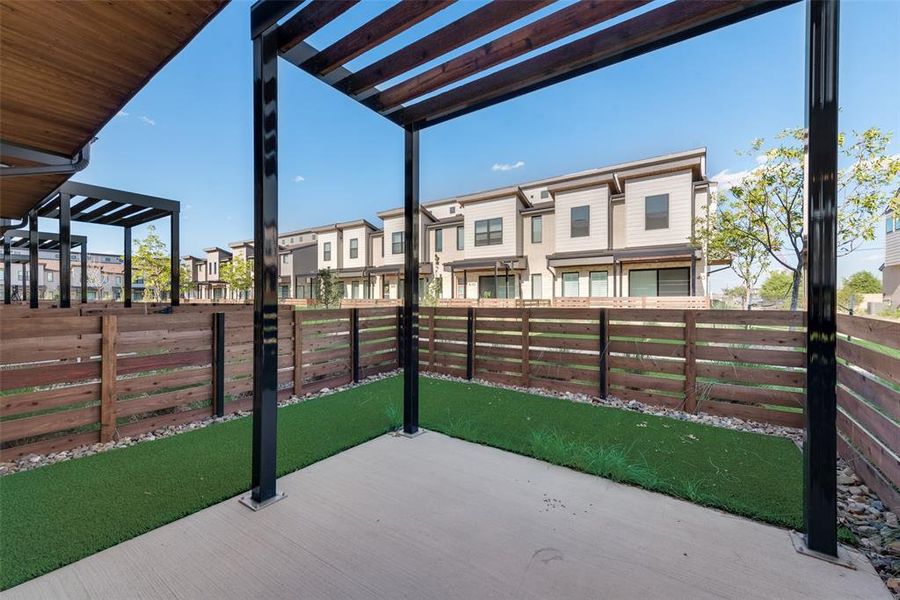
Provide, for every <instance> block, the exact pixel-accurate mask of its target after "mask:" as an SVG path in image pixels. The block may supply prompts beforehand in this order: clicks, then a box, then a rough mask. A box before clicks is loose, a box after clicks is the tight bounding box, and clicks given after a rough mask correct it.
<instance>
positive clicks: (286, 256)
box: [281, 254, 288, 265]
mask: <svg viewBox="0 0 900 600" xmlns="http://www.w3.org/2000/svg"><path fill="white" fill-rule="evenodd" d="M287 263H288V255H287V254H282V255H281V264H283V265H286V264H287Z"/></svg>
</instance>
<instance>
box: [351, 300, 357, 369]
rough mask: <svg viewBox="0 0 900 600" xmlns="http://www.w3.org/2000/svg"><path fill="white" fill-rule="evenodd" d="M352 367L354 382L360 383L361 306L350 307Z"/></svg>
mask: <svg viewBox="0 0 900 600" xmlns="http://www.w3.org/2000/svg"><path fill="white" fill-rule="evenodd" d="M350 369H352V371H353V383H359V308H351V309H350Z"/></svg>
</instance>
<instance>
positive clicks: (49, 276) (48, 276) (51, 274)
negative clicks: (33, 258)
mask: <svg viewBox="0 0 900 600" xmlns="http://www.w3.org/2000/svg"><path fill="white" fill-rule="evenodd" d="M47 281H53V273H52V272H50V271H47Z"/></svg>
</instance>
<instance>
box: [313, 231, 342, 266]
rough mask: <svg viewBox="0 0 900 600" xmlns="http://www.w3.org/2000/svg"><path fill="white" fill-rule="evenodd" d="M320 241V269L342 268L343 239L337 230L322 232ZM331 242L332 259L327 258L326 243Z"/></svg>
mask: <svg viewBox="0 0 900 600" xmlns="http://www.w3.org/2000/svg"><path fill="white" fill-rule="evenodd" d="M317 241H318V262H319V265H318V267H319V268H320V269H331V270H335V269H340V268H341V241H340V235H339V233H338V232H337V231H329V232H326V233H320V234H319V239H318V240H317ZM326 243H331V260H330V261H326V260H325V244H326Z"/></svg>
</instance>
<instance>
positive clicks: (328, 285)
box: [319, 268, 344, 308]
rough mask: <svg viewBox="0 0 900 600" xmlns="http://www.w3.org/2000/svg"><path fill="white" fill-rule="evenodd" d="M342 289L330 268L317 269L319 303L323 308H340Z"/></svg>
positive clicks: (342, 295)
mask: <svg viewBox="0 0 900 600" xmlns="http://www.w3.org/2000/svg"><path fill="white" fill-rule="evenodd" d="M343 297H344V290H343V289H342V288H341V282H340V280H339V279H338V278H337V276H336V275H335V274H334V273H332V272H331V268H327V269H319V303H320V304H322V305H323V306H324V307H325V308H340V306H341V299H342V298H343Z"/></svg>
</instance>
